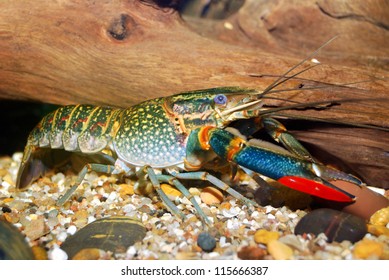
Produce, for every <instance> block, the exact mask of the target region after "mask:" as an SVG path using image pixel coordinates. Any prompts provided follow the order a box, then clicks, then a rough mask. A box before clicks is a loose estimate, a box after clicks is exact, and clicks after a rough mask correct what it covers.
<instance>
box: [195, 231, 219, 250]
mask: <svg viewBox="0 0 389 280" xmlns="http://www.w3.org/2000/svg"><path fill="white" fill-rule="evenodd" d="M197 245H198V246H199V247H200V248H201V249H203V251H204V252H212V251H213V249H215V247H216V240H215V238H214V237H213V236H212V235H210V234H209V233H208V232H202V233H200V234H199V236H198V237H197Z"/></svg>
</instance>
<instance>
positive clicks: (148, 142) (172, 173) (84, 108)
mask: <svg viewBox="0 0 389 280" xmlns="http://www.w3.org/2000/svg"><path fill="white" fill-rule="evenodd" d="M322 47H323V46H322ZM315 54H316V52H314V53H313V54H312V55H311V56H309V57H307V58H305V59H304V60H303V61H301V62H300V63H299V64H297V65H296V66H294V67H292V68H291V69H289V70H288V71H287V72H286V73H284V74H283V75H282V76H280V77H279V78H278V79H277V80H276V81H274V82H273V83H272V84H271V85H269V87H268V88H267V89H265V90H264V91H259V90H257V89H247V88H239V87H220V88H211V89H205V90H196V91H190V92H184V93H179V94H176V95H173V96H169V97H162V98H157V99H153V100H148V101H145V102H143V103H140V104H138V105H135V106H132V107H129V108H127V109H118V108H110V107H100V106H92V105H69V106H64V107H61V108H59V109H57V110H56V111H54V112H52V113H50V114H48V115H47V116H45V117H44V118H43V119H42V120H41V122H40V123H39V124H38V125H37V126H36V127H35V128H34V129H33V130H32V131H31V133H30V135H29V137H28V140H27V145H26V147H25V150H24V155H23V159H22V163H21V166H20V169H19V173H18V176H17V182H16V187H17V188H25V187H27V186H28V185H29V184H30V183H31V182H33V181H34V180H36V179H37V178H39V177H40V176H41V175H43V174H44V173H45V172H46V170H47V169H49V168H50V167H52V166H53V165H55V164H57V163H59V162H61V161H66V160H67V159H68V157H69V155H71V154H76V155H79V156H81V157H85V158H87V159H88V163H86V164H85V165H84V167H83V168H82V170H81V171H80V172H79V174H78V177H77V181H76V183H75V185H74V186H73V187H72V188H71V189H70V190H69V191H68V192H67V193H66V194H65V195H64V196H63V197H62V198H61V199H60V200H59V204H62V203H64V201H66V200H67V199H69V197H70V196H71V194H72V192H73V191H74V190H75V189H76V188H77V186H78V185H79V184H81V182H82V181H83V179H84V177H85V174H86V173H87V172H90V171H96V172H103V173H109V174H125V175H134V174H136V175H139V176H143V178H146V179H147V181H148V182H151V183H152V186H153V187H154V189H155V191H156V192H157V193H158V195H159V197H160V198H161V200H162V201H163V202H164V204H165V205H166V206H167V208H168V209H169V210H170V211H171V212H173V213H175V214H176V215H178V216H180V217H181V218H184V217H185V216H184V214H183V213H182V212H181V211H180V210H179V209H178V208H177V206H176V205H175V204H174V203H173V202H172V201H171V200H170V199H169V198H168V197H167V195H166V194H165V193H164V191H163V190H162V189H161V187H160V184H161V183H162V182H169V183H171V184H172V185H174V186H175V187H176V188H177V189H178V190H180V191H181V192H182V194H183V195H184V196H185V197H187V198H188V199H189V200H190V201H191V202H192V204H193V206H194V207H195V208H196V210H197V212H198V214H199V216H200V217H201V219H202V220H203V222H205V223H209V221H208V219H207V216H206V215H205V214H204V212H203V211H202V210H201V208H200V206H199V205H198V203H197V202H196V200H195V199H194V197H193V196H192V195H191V194H190V193H189V191H188V190H187V188H186V187H185V186H184V184H183V183H182V181H183V180H206V181H208V182H210V183H211V184H213V185H214V186H215V187H217V188H219V189H222V190H224V191H226V192H227V193H229V194H231V195H232V196H234V197H235V198H237V199H239V200H241V201H242V202H243V203H245V204H247V205H249V204H253V203H254V202H252V201H251V200H250V199H248V198H246V197H244V196H243V195H242V194H240V193H239V192H238V191H236V190H234V189H233V188H232V187H230V186H229V185H228V184H227V183H225V182H224V181H222V180H221V179H219V178H217V177H216V176H214V175H212V174H211V173H210V172H207V171H203V170H204V169H205V166H206V165H207V164H208V166H209V165H213V164H220V165H222V164H227V165H228V164H230V165H231V166H237V167H238V168H243V170H247V171H250V172H255V173H259V174H260V175H263V176H266V177H268V178H270V179H273V180H276V181H278V182H279V183H281V184H283V185H285V186H287V187H290V188H293V189H297V190H299V191H301V192H306V193H308V194H311V195H314V196H318V197H321V198H324V199H329V200H334V201H342V202H351V201H353V200H354V199H355V197H354V196H353V195H352V194H350V193H347V192H345V191H343V190H341V189H339V188H337V187H336V186H334V185H333V184H331V183H330V182H329V181H330V180H345V181H349V182H352V183H354V184H357V185H362V184H363V183H362V182H361V181H360V180H359V179H358V178H356V177H354V176H353V175H349V174H346V173H344V172H342V171H340V170H336V169H334V168H331V167H327V166H325V165H323V164H321V163H320V162H318V161H316V160H315V159H314V158H313V157H312V156H311V155H310V153H309V152H308V151H307V150H306V149H305V148H304V147H303V146H302V144H300V143H299V142H298V140H297V139H296V138H294V137H293V136H292V134H290V133H289V132H288V131H287V130H286V128H285V127H284V126H283V125H282V124H281V123H280V122H279V121H277V120H275V119H274V118H273V115H276V113H274V114H273V113H272V112H271V111H269V110H267V109H265V108H264V107H263V102H264V101H263V98H264V96H265V95H269V94H271V93H272V92H275V88H276V87H277V86H279V85H280V84H282V83H283V82H285V81H287V80H289V79H292V78H294V77H295V76H297V75H298V74H299V73H301V72H303V71H300V72H299V73H297V74H294V75H290V74H289V73H290V72H291V71H292V70H294V69H295V68H296V67H298V66H300V65H301V64H302V63H304V62H305V61H307V60H308V59H310V58H312V57H313V55H315ZM288 75H289V76H288ZM304 106H306V104H296V106H295V107H296V108H302V107H304ZM241 119H255V120H256V122H255V123H256V126H257V127H256V129H262V128H264V129H265V130H266V131H267V132H268V133H269V135H270V136H271V137H273V139H274V140H275V141H277V142H280V143H281V144H282V145H283V146H284V148H281V147H279V146H276V145H274V144H270V143H268V142H264V141H257V140H246V139H245V137H244V136H243V135H241V134H240V133H239V132H237V131H236V130H234V129H231V128H229V127H228V126H229V125H230V124H231V123H232V122H233V121H236V120H241ZM215 159H218V160H215ZM232 169H233V168H232Z"/></svg>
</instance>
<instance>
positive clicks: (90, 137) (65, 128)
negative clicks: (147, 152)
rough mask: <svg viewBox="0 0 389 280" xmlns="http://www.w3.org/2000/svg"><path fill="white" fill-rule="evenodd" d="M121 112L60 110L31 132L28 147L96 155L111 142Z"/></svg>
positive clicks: (78, 107)
mask: <svg viewBox="0 0 389 280" xmlns="http://www.w3.org/2000/svg"><path fill="white" fill-rule="evenodd" d="M120 112H121V110H120V109H113V108H109V107H96V106H91V105H69V106H64V107H61V108H59V109H57V110H56V111H54V112H52V113H50V114H48V115H46V116H45V117H44V118H43V119H42V120H41V122H40V123H39V124H38V125H37V126H36V127H35V128H34V129H33V130H32V131H31V133H30V136H29V138H28V145H33V146H39V147H49V148H52V149H64V150H67V151H81V152H83V153H96V152H98V151H101V150H102V149H104V148H106V147H107V145H108V144H109V142H110V141H111V139H112V136H113V134H114V131H115V129H116V128H117V126H118V122H117V118H118V116H119V114H120Z"/></svg>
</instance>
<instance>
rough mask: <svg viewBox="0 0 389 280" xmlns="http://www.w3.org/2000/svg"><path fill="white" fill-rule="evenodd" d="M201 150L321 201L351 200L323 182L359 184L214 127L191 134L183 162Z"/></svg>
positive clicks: (351, 178)
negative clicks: (319, 198)
mask: <svg viewBox="0 0 389 280" xmlns="http://www.w3.org/2000/svg"><path fill="white" fill-rule="evenodd" d="M201 150H202V151H204V150H212V151H213V152H214V153H216V154H217V155H218V156H219V157H221V158H223V159H226V160H227V161H230V162H234V163H237V164H238V165H241V166H243V167H245V168H248V169H250V170H252V171H254V172H257V173H259V174H261V175H264V176H266V177H268V178H271V179H273V180H277V181H278V182H280V183H281V184H283V185H286V186H287V187H289V188H292V189H296V190H298V191H302V192H305V193H308V194H311V195H314V196H318V197H321V198H324V199H329V200H334V201H341V202H351V201H353V200H354V198H355V197H354V196H353V195H351V194H349V193H347V192H345V191H343V190H341V189H339V188H337V187H336V186H334V185H332V184H331V183H329V182H328V181H327V180H326V179H335V180H336V179H342V180H347V181H352V182H357V183H359V181H357V179H355V178H354V177H352V176H349V175H348V174H345V173H343V172H340V171H334V170H332V169H330V168H329V167H326V166H324V165H320V164H318V163H312V162H310V161H307V160H305V159H302V158H299V157H298V156H295V155H293V154H291V153H289V152H287V151H286V150H285V151H284V152H283V151H281V150H280V151H274V150H271V149H269V148H267V147H266V146H265V145H263V146H258V145H252V144H251V143H250V142H247V141H245V140H244V139H242V138H241V137H239V136H236V135H234V134H233V133H231V132H229V131H227V130H223V129H219V128H215V127H210V126H206V127H202V128H198V129H196V130H193V131H192V133H191V135H190V136H189V138H188V144H187V159H191V158H192V157H193V155H194V154H201V153H199V152H200V151H201ZM318 173H322V174H326V175H327V176H328V175H330V176H332V178H321V177H319V174H318Z"/></svg>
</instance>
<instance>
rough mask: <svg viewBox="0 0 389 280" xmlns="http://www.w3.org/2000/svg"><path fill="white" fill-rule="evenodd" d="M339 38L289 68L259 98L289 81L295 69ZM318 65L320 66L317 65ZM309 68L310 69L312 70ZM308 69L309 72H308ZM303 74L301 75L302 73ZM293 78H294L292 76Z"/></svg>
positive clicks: (326, 43)
mask: <svg viewBox="0 0 389 280" xmlns="http://www.w3.org/2000/svg"><path fill="white" fill-rule="evenodd" d="M336 38H337V36H334V37H332V38H331V39H329V40H328V41H327V42H325V43H324V44H323V45H321V46H320V47H319V48H318V49H317V50H315V51H314V52H313V53H311V54H310V55H308V56H307V57H306V58H304V59H303V60H302V61H300V62H299V63H297V64H296V65H294V66H293V67H291V68H289V69H288V71H286V72H285V73H284V74H283V75H281V76H280V77H279V78H278V79H276V80H275V81H274V82H273V83H271V84H270V85H269V86H268V87H267V88H266V89H265V90H263V91H262V93H261V94H259V95H258V98H261V97H262V96H263V95H264V94H266V93H267V92H268V91H270V90H271V89H273V88H274V87H276V86H278V85H279V84H281V83H283V82H285V81H287V80H288V79H290V78H285V77H287V75H288V74H289V73H290V72H292V71H293V70H294V69H296V68H297V67H299V66H300V65H302V64H303V63H304V62H306V61H307V60H309V59H311V58H313V56H315V55H316V54H317V53H318V52H319V51H320V50H321V49H322V48H324V47H325V46H327V45H328V44H330V43H331V42H332V41H333V40H335V39H336ZM316 65H318V64H316ZM316 65H313V66H310V68H312V67H315V66H316ZM310 68H308V69H310ZM308 69H307V70H308ZM304 71H305V70H303V71H302V72H304ZM302 72H301V73H302ZM292 77H293V76H292Z"/></svg>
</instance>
